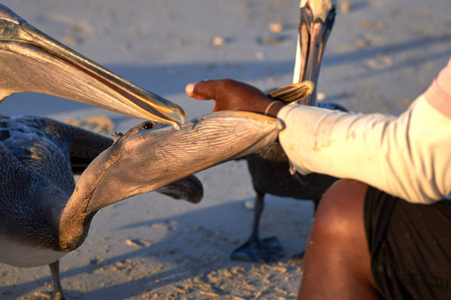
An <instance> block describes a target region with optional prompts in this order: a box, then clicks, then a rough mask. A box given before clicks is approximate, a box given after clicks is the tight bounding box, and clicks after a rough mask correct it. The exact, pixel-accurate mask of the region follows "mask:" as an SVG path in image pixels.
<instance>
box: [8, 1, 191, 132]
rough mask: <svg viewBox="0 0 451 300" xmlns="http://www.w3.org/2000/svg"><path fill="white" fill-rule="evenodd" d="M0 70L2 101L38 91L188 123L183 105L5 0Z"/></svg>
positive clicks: (176, 123) (168, 121) (137, 115)
mask: <svg viewBox="0 0 451 300" xmlns="http://www.w3.org/2000/svg"><path fill="white" fill-rule="evenodd" d="M0 68H1V69H0V101H1V100H3V99H4V98H6V97H8V96H9V95H12V94H14V93H22V92H36V93H44V94H51V95H54V96H58V97H62V98H67V99H70V100H74V101H79V102H83V103H86V104H90V105H94V106H98V107H101V108H105V109H109V110H112V111H115V112H118V113H121V114H125V115H128V116H131V117H135V118H142V119H150V120H154V121H157V122H161V123H165V124H169V125H172V126H175V127H177V128H178V127H179V125H180V123H183V122H184V118H185V115H184V112H183V110H182V108H181V107H179V106H177V105H175V104H173V103H171V102H170V101H168V100H166V99H164V98H162V97H160V96H158V95H156V94H153V93H151V92H149V91H146V90H143V89H141V88H139V87H138V86H136V85H134V84H132V83H130V82H128V81H126V80H124V79H123V78H121V77H119V76H117V75H116V74H114V73H112V72H110V71H108V70H106V69H104V68H103V67H101V66H100V65H98V64H96V63H95V62H93V61H91V60H89V59H88V58H86V57H84V56H82V55H80V54H78V53H77V52H75V51H73V50H71V49H70V48H68V47H66V46H64V45H63V44H61V43H59V42H57V41H56V40H54V39H52V38H51V37H49V36H48V35H46V34H45V33H43V32H41V31H39V30H38V29H36V28H34V27H33V26H31V25H30V24H28V23H27V22H26V21H25V20H24V19H22V18H21V17H19V16H17V15H16V14H15V13H14V12H12V11H11V10H10V9H9V8H7V7H6V6H4V5H1V4H0ZM170 114H176V115H178V116H179V118H180V120H181V121H179V120H178V119H176V118H174V117H173V116H171V115H170Z"/></svg>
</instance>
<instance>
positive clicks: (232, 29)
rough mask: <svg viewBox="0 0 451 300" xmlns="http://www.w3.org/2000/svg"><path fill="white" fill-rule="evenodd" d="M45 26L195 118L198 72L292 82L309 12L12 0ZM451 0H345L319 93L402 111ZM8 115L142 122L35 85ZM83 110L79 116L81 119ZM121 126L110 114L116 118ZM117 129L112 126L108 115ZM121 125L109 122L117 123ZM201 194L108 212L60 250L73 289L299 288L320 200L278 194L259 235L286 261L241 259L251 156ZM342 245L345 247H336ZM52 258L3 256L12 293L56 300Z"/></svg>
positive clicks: (228, 291)
mask: <svg viewBox="0 0 451 300" xmlns="http://www.w3.org/2000/svg"><path fill="white" fill-rule="evenodd" d="M3 4H5V5H7V6H9V7H10V8H11V9H13V10H14V11H15V12H16V13H18V14H19V15H21V16H22V17H24V18H25V19H26V20H28V22H29V23H31V24H33V25H34V26H36V27H37V28H39V29H41V30H42V31H44V32H46V33H47V34H49V35H51V36H52V37H54V38H56V39H57V40H59V41H62V42H64V43H66V44H67V45H69V46H70V47H72V48H73V49H75V50H77V51H78V52H80V53H82V54H84V55H85V56H88V57H90V58H91V59H93V60H95V61H97V62H98V63H100V64H102V65H103V66H105V67H106V68H108V69H110V70H112V71H114V72H116V73H118V74H119V75H121V76H123V77H124V78H126V79H128V80H130V81H132V82H134V83H136V84H138V85H140V86H142V87H144V88H146V89H149V90H151V91H153V92H155V93H157V94H160V95H162V96H164V97H166V98H168V99H170V100H172V101H174V102H176V103H178V104H179V105H181V106H182V107H183V108H184V109H185V111H186V113H187V116H188V118H193V117H196V116H199V115H203V114H206V113H209V112H210V111H211V109H212V107H213V105H212V103H210V102H199V101H194V100H191V99H189V98H188V97H187V96H185V94H184V86H185V84H186V83H189V82H193V81H198V80H202V79H207V78H208V79H213V78H225V77H230V78H234V79H237V80H241V81H245V82H248V83H251V84H253V85H256V86H258V87H259V88H262V89H267V88H272V87H277V86H281V85H285V84H288V83H291V79H292V70H293V63H294V52H295V44H296V35H297V26H298V18H299V2H298V1H296V0H290V1H288V0H281V1H271V0H258V1H257V0H235V1H218V0H191V1H175V0H164V1H156V0H146V1H145V0H134V1H119V0H90V1H69V0H59V1H57V0H8V1H3ZM450 11H451V5H450V2H449V1H446V0H431V1H427V2H425V1H419V0H398V1H388V0H382V1H376V0H372V1H371V0H369V1H365V0H363V1H358V0H353V1H340V2H339V7H338V15H337V18H336V23H335V26H334V29H333V32H332V35H331V37H330V39H329V42H328V45H327V50H326V53H325V58H324V61H323V68H322V71H321V75H320V82H319V92H320V93H321V97H322V98H324V101H331V102H332V101H333V102H337V103H339V104H341V105H344V106H345V107H347V108H348V109H350V110H352V111H358V112H381V113H389V114H393V115H398V114H399V113H401V112H402V111H403V110H405V108H406V107H407V106H408V105H409V103H410V102H411V101H412V100H413V99H414V98H415V97H416V96H417V95H419V94H420V93H421V92H423V91H424V90H425V89H426V88H427V86H428V85H429V84H430V82H431V81H432V80H433V79H434V77H435V76H436V74H437V73H438V72H439V70H440V69H441V68H442V67H443V66H444V64H445V63H446V62H447V60H448V59H449V56H450V54H451V31H450V28H451V19H450V18H449V12H450ZM0 112H1V113H2V114H7V115H19V114H34V115H42V116H48V117H52V118H55V119H58V120H62V121H65V120H67V119H72V121H73V120H81V121H83V120H86V119H89V118H95V117H106V118H108V119H109V120H111V121H112V122H113V123H114V127H115V128H114V130H116V131H126V130H127V129H128V128H130V127H132V126H133V125H136V124H138V123H139V122H140V120H135V119H132V118H128V117H124V116H121V115H118V114H115V113H111V112H107V111H104V110H101V109H98V108H93V107H89V106H86V105H83V104H79V103H74V102H70V101H67V100H62V99H57V98H55V97H51V96H46V95H37V94H20V95H14V96H11V97H10V98H8V99H7V100H5V101H4V102H3V103H2V104H1V106H0ZM81 121H80V122H81ZM108 126H110V125H108ZM107 128H111V127H107ZM107 130H110V129H107ZM198 176H199V178H200V179H201V180H202V182H203V184H204V188H205V196H204V199H203V200H202V202H201V203H199V204H197V205H193V204H189V203H187V202H184V201H174V200H172V199H170V198H168V197H165V196H163V195H160V194H158V193H150V194H146V195H141V196H138V197H133V198H132V199H129V200H126V201H122V202H120V203H117V204H115V205H113V206H111V207H108V208H105V209H103V210H101V211H100V212H99V213H98V214H97V216H96V217H95V218H94V221H93V223H92V226H91V229H90V233H89V236H88V238H87V240H86V242H85V243H84V244H83V245H82V246H81V247H80V248H79V249H78V250H76V251H74V252H72V253H70V254H68V255H67V256H65V257H64V258H63V259H62V260H61V276H62V285H63V288H64V290H65V294H66V297H67V298H68V299H237V300H238V299H293V298H295V296H296V293H297V290H298V287H299V283H300V279H301V276H302V268H301V267H300V266H299V264H298V263H297V262H296V261H293V260H291V257H292V255H293V254H295V253H298V252H300V251H302V250H303V249H304V246H305V243H306V239H307V237H308V234H309V230H310V225H311V219H312V204H311V202H310V201H298V200H294V199H286V198H285V199H283V198H278V197H273V196H269V197H267V200H266V208H265V212H264V215H263V217H262V224H261V231H260V233H261V236H262V237H268V236H273V235H275V236H277V237H278V238H279V239H280V242H281V244H282V246H283V247H284V249H285V252H286V258H284V259H281V260H280V261H277V262H274V263H271V264H264V263H245V262H237V261H232V260H230V253H231V252H232V251H233V250H234V249H235V248H236V247H237V246H239V245H240V244H241V243H242V242H244V241H245V240H246V239H247V237H248V235H249V233H250V229H251V223H252V218H253V211H252V210H248V209H246V207H245V205H244V203H245V202H246V201H250V200H251V199H252V198H253V197H254V192H253V190H252V187H251V184H250V178H249V175H248V172H247V167H246V165H245V162H244V161H233V162H229V163H226V164H223V165H220V166H216V167H214V168H211V169H209V170H205V171H202V172H200V173H198ZM331 251H333V249H331ZM51 290H52V286H51V276H50V271H49V269H48V267H46V266H43V267H36V268H30V269H21V268H16V267H12V266H8V265H3V264H1V265H0V298H1V299H48V298H49V297H50V293H51Z"/></svg>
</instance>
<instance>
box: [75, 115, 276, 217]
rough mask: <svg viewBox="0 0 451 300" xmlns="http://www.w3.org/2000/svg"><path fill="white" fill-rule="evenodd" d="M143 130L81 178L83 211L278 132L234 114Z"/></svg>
mask: <svg viewBox="0 0 451 300" xmlns="http://www.w3.org/2000/svg"><path fill="white" fill-rule="evenodd" d="M149 127H151V126H149V122H144V123H142V124H140V125H138V126H136V127H133V128H132V129H130V130H129V131H128V132H127V133H126V134H124V135H122V136H121V137H119V138H118V139H117V140H116V141H115V143H114V144H113V145H112V146H111V147H110V148H108V149H107V150H105V151H104V152H102V153H101V154H100V155H99V156H98V157H96V159H95V160H94V161H93V162H92V163H91V164H90V165H89V166H88V168H87V169H86V170H85V172H84V173H83V174H82V175H81V177H80V179H79V181H78V184H77V190H79V191H83V193H86V189H88V191H92V193H89V195H91V197H92V198H91V199H90V200H89V204H88V207H87V211H86V212H87V213H89V212H93V211H97V210H99V209H101V208H102V207H105V206H107V205H110V204H113V203H115V202H118V201H120V200H122V199H125V198H128V197H131V196H133V195H137V194H142V193H147V192H151V191H154V190H156V189H159V188H160V187H163V186H165V185H168V184H169V183H171V182H174V181H176V180H178V179H180V178H184V177H186V176H188V175H190V174H194V173H196V172H198V171H201V170H203V169H206V168H209V167H212V166H214V165H217V164H220V163H223V162H225V161H228V160H232V159H236V158H239V157H243V156H245V155H247V154H250V153H253V152H255V151H258V150H259V149H262V148H263V147H265V146H266V145H268V144H270V143H272V142H273V141H275V140H276V138H277V136H278V134H279V131H280V130H282V129H283V126H282V123H281V122H280V121H278V120H277V119H274V118H270V117H266V116H263V115H259V114H254V113H249V112H235V111H233V112H232V111H222V112H216V113H212V114H209V115H206V116H203V117H201V118H199V119H195V120H193V121H191V122H189V123H186V124H184V125H183V126H182V127H181V129H180V130H175V129H174V128H170V127H169V126H165V127H163V128H159V129H149ZM76 192H77V191H76Z"/></svg>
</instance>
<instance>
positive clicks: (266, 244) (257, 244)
mask: <svg viewBox="0 0 451 300" xmlns="http://www.w3.org/2000/svg"><path fill="white" fill-rule="evenodd" d="M284 256H285V253H284V251H283V248H282V246H281V245H280V242H279V240H278V239H277V238H276V237H269V238H266V239H263V240H255V239H254V240H253V239H250V240H248V241H247V242H246V243H244V244H243V245H241V246H240V247H238V248H237V249H236V250H235V251H233V253H232V256H231V258H232V259H234V260H243V261H252V262H258V261H263V262H266V263H268V262H272V261H276V260H278V259H280V258H282V257H284Z"/></svg>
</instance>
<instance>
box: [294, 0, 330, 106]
mask: <svg viewBox="0 0 451 300" xmlns="http://www.w3.org/2000/svg"><path fill="white" fill-rule="evenodd" d="M336 4H337V0H301V4H300V8H301V20H300V23H299V35H298V44H297V50H296V64H295V70H294V76H293V82H294V83H296V82H301V81H304V80H310V81H312V82H314V83H315V84H316V85H318V76H319V70H320V68H321V60H322V58H323V54H324V50H325V47H326V43H327V39H328V38H329V35H330V33H331V31H332V26H333V25H334V21H335V14H336V12H335V7H336ZM302 103H304V104H307V105H315V104H316V91H314V92H313V93H312V94H311V95H310V96H309V97H307V98H306V99H305V100H304V101H303V102H302Z"/></svg>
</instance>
